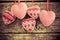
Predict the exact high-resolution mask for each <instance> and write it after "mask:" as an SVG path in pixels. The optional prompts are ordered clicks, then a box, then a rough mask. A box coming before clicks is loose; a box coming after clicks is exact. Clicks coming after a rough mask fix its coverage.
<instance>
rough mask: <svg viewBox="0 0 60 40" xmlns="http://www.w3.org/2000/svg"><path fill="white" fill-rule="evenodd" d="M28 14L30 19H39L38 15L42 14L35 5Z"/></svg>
mask: <svg viewBox="0 0 60 40" xmlns="http://www.w3.org/2000/svg"><path fill="white" fill-rule="evenodd" d="M27 13H28V15H29V16H30V17H32V18H34V19H37V18H38V14H39V13H40V7H39V6H37V5H35V6H32V7H29V8H28V10H27Z"/></svg>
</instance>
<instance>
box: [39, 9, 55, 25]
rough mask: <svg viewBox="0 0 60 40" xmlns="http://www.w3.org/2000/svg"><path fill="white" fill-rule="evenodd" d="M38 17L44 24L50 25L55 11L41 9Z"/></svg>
mask: <svg viewBox="0 0 60 40" xmlns="http://www.w3.org/2000/svg"><path fill="white" fill-rule="evenodd" d="M39 18H40V20H41V22H42V24H43V25H44V26H49V25H51V24H52V23H53V22H54V20H55V13H54V12H53V11H46V10H42V11H41V12H40V14H39Z"/></svg>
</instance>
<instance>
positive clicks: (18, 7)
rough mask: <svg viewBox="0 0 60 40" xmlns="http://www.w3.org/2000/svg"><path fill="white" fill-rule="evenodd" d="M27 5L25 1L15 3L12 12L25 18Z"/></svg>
mask: <svg viewBox="0 0 60 40" xmlns="http://www.w3.org/2000/svg"><path fill="white" fill-rule="evenodd" d="M26 11H27V5H26V4H25V3H20V4H15V5H13V6H12V7H11V12H13V13H14V15H15V16H16V17H18V18H20V19H23V18H24V17H25V15H26Z"/></svg>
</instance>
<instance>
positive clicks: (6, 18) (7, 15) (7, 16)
mask: <svg viewBox="0 0 60 40" xmlns="http://www.w3.org/2000/svg"><path fill="white" fill-rule="evenodd" d="M15 18H16V17H15V16H14V15H13V13H11V12H9V11H7V10H6V11H4V12H3V13H2V19H3V22H4V24H6V25H8V24H10V23H12V22H13V21H14V20H15Z"/></svg>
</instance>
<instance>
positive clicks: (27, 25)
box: [22, 18, 36, 32]
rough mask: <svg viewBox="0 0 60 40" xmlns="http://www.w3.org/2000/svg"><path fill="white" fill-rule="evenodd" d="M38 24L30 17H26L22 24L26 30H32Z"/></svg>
mask: <svg viewBox="0 0 60 40" xmlns="http://www.w3.org/2000/svg"><path fill="white" fill-rule="evenodd" d="M35 25H36V21H35V20H34V19H33V18H28V19H24V20H23V21H22V26H23V28H24V29H25V30H27V31H28V32H32V30H33V29H34V27H35Z"/></svg>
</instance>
